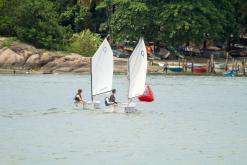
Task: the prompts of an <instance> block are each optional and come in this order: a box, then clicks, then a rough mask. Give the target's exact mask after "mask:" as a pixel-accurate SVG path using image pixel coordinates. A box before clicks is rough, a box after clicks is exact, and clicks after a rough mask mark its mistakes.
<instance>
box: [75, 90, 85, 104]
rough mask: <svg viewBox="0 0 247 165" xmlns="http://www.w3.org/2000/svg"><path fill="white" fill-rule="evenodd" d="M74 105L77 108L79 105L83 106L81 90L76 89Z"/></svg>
mask: <svg viewBox="0 0 247 165" xmlns="http://www.w3.org/2000/svg"><path fill="white" fill-rule="evenodd" d="M74 101H75V105H76V106H78V105H79V104H82V105H83V104H84V103H85V101H84V100H83V99H82V90H81V89H78V91H77V93H76V95H75V97H74Z"/></svg>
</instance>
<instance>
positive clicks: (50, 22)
mask: <svg viewBox="0 0 247 165" xmlns="http://www.w3.org/2000/svg"><path fill="white" fill-rule="evenodd" d="M17 19H18V22H17V24H18V26H17V27H16V34H17V37H18V38H19V39H20V40H23V41H26V42H28V43H31V44H33V45H35V46H36V47H38V48H47V49H61V48H62V46H63V45H64V43H66V39H67V37H68V33H67V32H68V30H67V29H66V28H65V27H62V26H60V25H59V23H58V14H57V12H56V10H55V7H54V5H53V3H51V2H49V1H46V0H24V3H22V5H20V6H19V14H18V15H17Z"/></svg>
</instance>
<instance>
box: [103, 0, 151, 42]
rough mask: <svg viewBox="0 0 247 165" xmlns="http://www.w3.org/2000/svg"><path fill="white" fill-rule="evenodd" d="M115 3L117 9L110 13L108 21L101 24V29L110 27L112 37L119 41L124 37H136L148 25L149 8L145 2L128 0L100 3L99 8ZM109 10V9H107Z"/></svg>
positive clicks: (140, 34)
mask: <svg viewBox="0 0 247 165" xmlns="http://www.w3.org/2000/svg"><path fill="white" fill-rule="evenodd" d="M108 5H109V6H112V5H117V10H116V11H115V12H114V13H112V14H111V16H110V21H109V22H107V23H105V24H102V26H101V30H107V28H110V32H111V33H112V35H113V39H114V40H116V41H121V40H123V39H125V38H126V37H129V38H130V39H137V38H139V37H140V36H142V35H143V33H144V30H145V28H146V27H147V26H148V23H149V22H148V20H147V19H146V18H147V17H148V13H149V9H148V7H147V6H146V4H145V3H142V2H130V1H128V0H113V1H112V3H110V2H109V1H107V2H105V3H102V4H101V8H104V7H109V6H108ZM108 12H110V11H108Z"/></svg>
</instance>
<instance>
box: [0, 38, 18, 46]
mask: <svg viewBox="0 0 247 165" xmlns="http://www.w3.org/2000/svg"><path fill="white" fill-rule="evenodd" d="M15 41H16V38H14V37H9V38H4V39H2V41H0V48H3V47H10V46H11V45H12V44H13V42H15Z"/></svg>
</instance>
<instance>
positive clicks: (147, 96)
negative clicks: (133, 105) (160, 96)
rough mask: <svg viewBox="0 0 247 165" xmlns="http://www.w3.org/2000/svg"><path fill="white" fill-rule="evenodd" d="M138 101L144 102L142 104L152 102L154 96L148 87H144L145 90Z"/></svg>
mask: <svg viewBox="0 0 247 165" xmlns="http://www.w3.org/2000/svg"><path fill="white" fill-rule="evenodd" d="M138 99H139V100H140V101H144V102H152V101H154V95H153V92H152V90H151V88H150V86H149V85H146V89H145V91H144V93H143V95H141V96H139V97H138Z"/></svg>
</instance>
